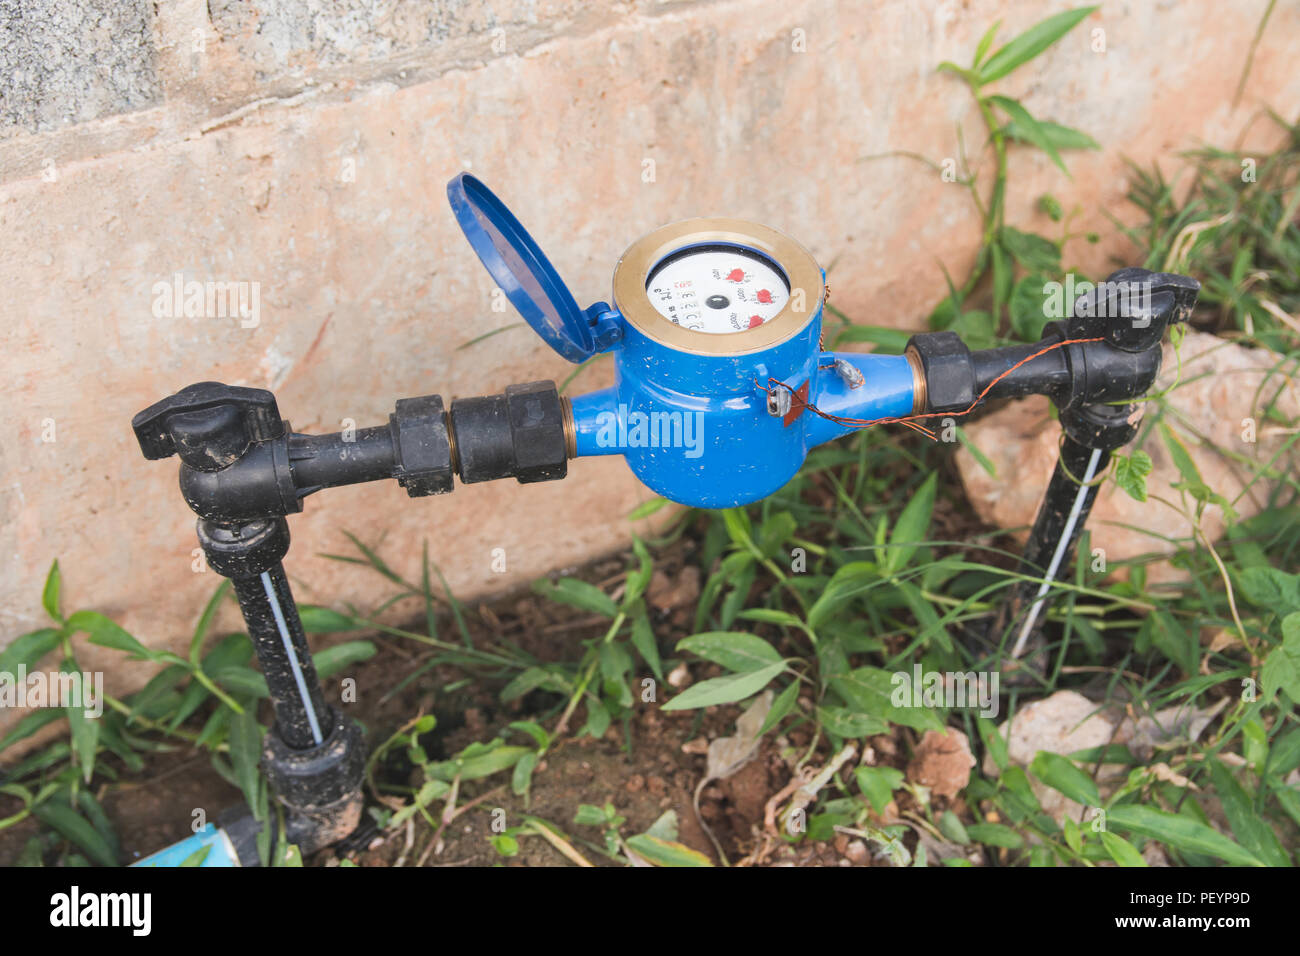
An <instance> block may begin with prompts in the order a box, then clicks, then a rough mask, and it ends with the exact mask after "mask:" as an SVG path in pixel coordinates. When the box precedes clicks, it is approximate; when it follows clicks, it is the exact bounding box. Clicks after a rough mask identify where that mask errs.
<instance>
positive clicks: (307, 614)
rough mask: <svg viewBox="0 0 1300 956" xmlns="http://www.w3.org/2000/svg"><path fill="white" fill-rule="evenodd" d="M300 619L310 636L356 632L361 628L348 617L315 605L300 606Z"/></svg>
mask: <svg viewBox="0 0 1300 956" xmlns="http://www.w3.org/2000/svg"><path fill="white" fill-rule="evenodd" d="M298 619H299V620H300V621H302V629H303V630H304V631H306V632H307V633H308V634H335V633H337V632H339V631H355V630H357V629H358V628H359V627H361V625H360V624H358V623H357V622H356V621H355V620H353V619H352V618H351V617H349V616H348V615H346V614H340V613H339V612H338V611H335V610H332V609H331V608H327V607H318V606H317V605H315V604H301V605H299V606H298Z"/></svg>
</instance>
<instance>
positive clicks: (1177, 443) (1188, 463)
mask: <svg viewBox="0 0 1300 956" xmlns="http://www.w3.org/2000/svg"><path fill="white" fill-rule="evenodd" d="M1160 437H1161V438H1163V439H1164V443H1165V447H1166V448H1168V449H1169V455H1170V457H1171V458H1172V459H1173V460H1174V466H1175V467H1176V468H1177V469H1178V474H1179V475H1181V476H1182V478H1183V481H1185V482H1187V483H1188V484H1192V485H1202V484H1204V481H1203V480H1202V478H1201V472H1200V470H1199V469H1198V468H1197V467H1196V462H1195V461H1193V460H1192V456H1191V453H1190V452H1188V450H1187V446H1186V445H1184V444H1183V442H1182V439H1180V438H1179V437H1178V436H1177V435H1176V434H1174V431H1173V429H1171V428H1170V427H1169V426H1168V425H1166V424H1165V423H1164V422H1161V423H1160Z"/></svg>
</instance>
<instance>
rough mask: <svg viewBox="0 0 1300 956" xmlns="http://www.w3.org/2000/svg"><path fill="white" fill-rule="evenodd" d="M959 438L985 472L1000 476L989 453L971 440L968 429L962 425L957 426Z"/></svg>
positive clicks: (994, 476) (993, 476)
mask: <svg viewBox="0 0 1300 956" xmlns="http://www.w3.org/2000/svg"><path fill="white" fill-rule="evenodd" d="M957 438H958V440H959V441H960V442H961V445H962V447H963V448H965V449H966V450H967V451H968V452H970V456H971V457H972V458H974V459H975V463H976V464H977V465H979V466H980V467H981V468H983V469H984V473H985V474H987V475H988V476H989V477H990V478H996V477H997V476H998V469H997V466H996V465H994V464H993V462H992V460H991V459H990V458H989V456H988V455H986V454H984V452H982V451H980V449H979V446H978V445H976V444H975V442H973V441H972V440H971V437H970V435H968V434H966V430H965V429H963V428H962V427H961V426H958V427H957Z"/></svg>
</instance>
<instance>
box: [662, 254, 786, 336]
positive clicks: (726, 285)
mask: <svg viewBox="0 0 1300 956" xmlns="http://www.w3.org/2000/svg"><path fill="white" fill-rule="evenodd" d="M646 295H647V296H648V297H649V299H650V302H651V304H652V305H653V306H654V308H655V311H657V312H658V313H659V314H660V315H662V316H663V317H664V318H665V319H667V320H668V321H670V322H672V323H673V324H674V325H679V326H681V327H682V328H686V329H690V330H692V331H694V332H707V333H710V334H713V335H719V334H727V333H731V332H743V331H746V330H747V329H755V328H758V327H759V326H761V325H763V324H764V323H766V322H769V321H771V320H772V319H774V318H776V317H777V316H778V315H780V314H781V310H782V309H784V308H785V306H786V303H787V302H788V301H789V300H790V284H789V282H788V281H787V280H786V278H785V275H784V273H783V272H782V271H781V270H780V268H779V267H778V266H777V265H776V263H775V262H773V261H772V260H771V259H769V258H768V257H767V256H765V255H763V254H762V253H759V252H756V251H755V250H753V249H746V248H743V247H741V246H735V245H730V244H726V243H712V244H709V245H703V246H695V247H690V248H686V249H681V250H678V251H677V252H674V253H672V254H671V255H669V256H667V257H665V258H664V259H663V260H662V261H661V262H659V263H658V264H657V265H656V266H655V267H654V268H653V269H652V270H651V272H650V275H649V277H648V278H647V279H646Z"/></svg>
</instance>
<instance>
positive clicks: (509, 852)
mask: <svg viewBox="0 0 1300 956" xmlns="http://www.w3.org/2000/svg"><path fill="white" fill-rule="evenodd" d="M490 842H491V843H492V849H494V850H496V851H497V853H499V854H501V855H502V856H505V857H511V856H518V855H519V841H518V840H516V839H515V838H514V837H512V836H511V835H510V834H509V833H498V834H497V835H496V836H494V837H492V838H491V840H490Z"/></svg>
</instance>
